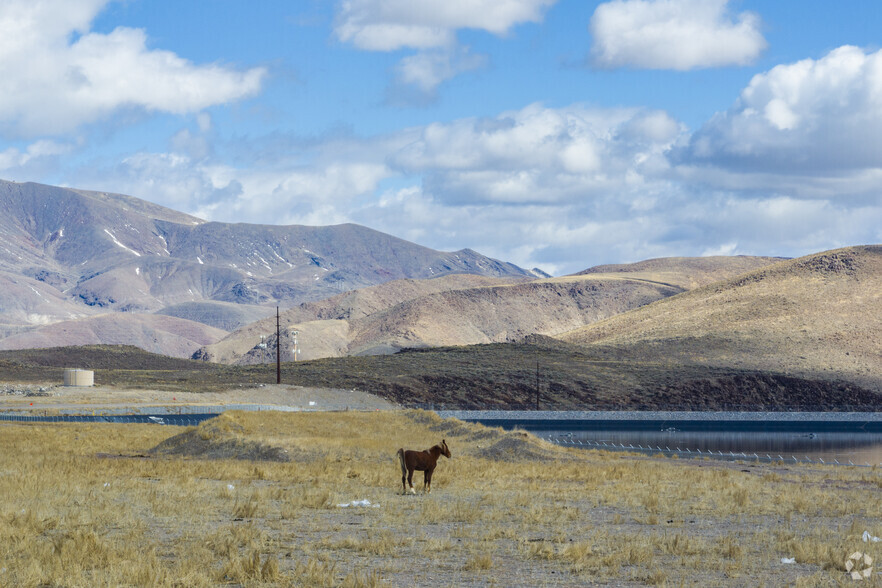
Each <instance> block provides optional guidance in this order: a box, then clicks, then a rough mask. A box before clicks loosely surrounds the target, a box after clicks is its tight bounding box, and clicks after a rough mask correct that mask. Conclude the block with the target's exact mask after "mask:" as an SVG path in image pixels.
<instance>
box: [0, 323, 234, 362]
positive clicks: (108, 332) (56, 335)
mask: <svg viewBox="0 0 882 588" xmlns="http://www.w3.org/2000/svg"><path fill="white" fill-rule="evenodd" d="M225 334H226V331H221V330H220V329H215V328H213V327H209V326H208V325H204V324H202V323H197V322H194V321H188V320H184V319H179V318H176V317H170V316H162V315H154V314H126V313H108V314H101V315H97V316H92V317H88V318H84V319H80V320H73V321H62V322H60V323H55V324H52V325H47V326H44V327H40V328H37V329H34V330H30V331H26V332H22V333H18V334H16V335H11V336H9V337H6V338H5V339H2V340H0V349H3V350H8V349H34V348H47V347H59V346H79V345H98V344H105V345H134V346H136V347H140V348H141V349H145V350H147V351H150V352H152V353H160V354H163V355H167V356H171V357H180V358H188V357H190V356H191V355H193V353H194V352H195V351H196V350H197V349H199V348H200V347H202V346H203V345H206V344H208V343H211V342H213V341H217V340H218V339H220V338H221V337H223V336H224V335H225Z"/></svg>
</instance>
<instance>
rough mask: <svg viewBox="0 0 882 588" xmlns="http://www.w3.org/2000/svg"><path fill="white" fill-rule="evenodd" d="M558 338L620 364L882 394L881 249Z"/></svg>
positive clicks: (818, 261) (849, 253)
mask: <svg viewBox="0 0 882 588" xmlns="http://www.w3.org/2000/svg"><path fill="white" fill-rule="evenodd" d="M560 338H561V339H562V340H564V341H566V342H569V343H575V344H578V345H581V346H583V347H585V348H589V349H591V352H592V353H593V354H595V355H597V354H599V353H600V354H602V353H606V354H607V355H608V356H610V357H613V356H614V357H617V358H619V359H630V360H633V361H639V362H644V363H645V362H661V363H665V364H668V365H672V366H673V365H702V366H711V367H728V368H738V369H744V370H755V371H760V372H769V373H779V374H784V375H793V376H798V377H802V378H811V379H817V380H831V379H832V380H845V381H848V382H853V383H855V384H857V385H860V386H863V387H864V388H867V389H871V390H875V391H882V246H863V247H849V248H844V249H838V250H834V251H827V252H823V253H818V254H815V255H809V256H806V257H801V258H798V259H794V260H789V261H782V262H780V263H777V264H774V265H771V266H768V267H765V268H762V269H759V270H755V271H753V272H748V273H747V274H744V275H741V276H738V277H735V278H732V279H729V280H725V281H722V282H717V283H714V284H710V285H707V286H704V287H701V288H697V289H695V290H691V291H689V292H686V293H683V294H680V295H678V296H675V297H672V298H668V299H666V300H661V301H658V302H655V303H653V304H650V305H648V306H645V307H643V308H639V309H637V310H634V311H632V312H629V313H627V314H623V315H620V316H615V317H612V318H610V319H608V320H605V321H602V322H599V323H595V324H592V325H589V326H586V327H583V328H580V329H578V330H575V331H572V332H569V333H566V334H564V335H562V336H561V337H560Z"/></svg>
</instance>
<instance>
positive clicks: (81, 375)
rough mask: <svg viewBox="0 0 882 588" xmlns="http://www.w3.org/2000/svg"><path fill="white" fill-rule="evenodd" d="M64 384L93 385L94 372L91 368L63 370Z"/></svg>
mask: <svg viewBox="0 0 882 588" xmlns="http://www.w3.org/2000/svg"><path fill="white" fill-rule="evenodd" d="M64 385H65V386H94V385H95V372H93V371H92V370H81V369H66V370H64Z"/></svg>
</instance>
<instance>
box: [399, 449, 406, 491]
mask: <svg viewBox="0 0 882 588" xmlns="http://www.w3.org/2000/svg"><path fill="white" fill-rule="evenodd" d="M398 464H399V465H400V466H401V493H402V494H407V484H406V483H405V482H404V481H405V479H407V466H406V465H405V463H404V449H399V450H398Z"/></svg>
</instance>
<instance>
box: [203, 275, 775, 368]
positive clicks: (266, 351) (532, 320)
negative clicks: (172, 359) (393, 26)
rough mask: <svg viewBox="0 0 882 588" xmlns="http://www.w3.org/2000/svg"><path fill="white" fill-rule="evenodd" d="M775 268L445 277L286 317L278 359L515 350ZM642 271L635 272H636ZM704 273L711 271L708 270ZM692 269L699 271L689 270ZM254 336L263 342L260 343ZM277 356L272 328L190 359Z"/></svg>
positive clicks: (316, 305) (253, 330) (251, 331)
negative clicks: (456, 348) (519, 344)
mask: <svg viewBox="0 0 882 588" xmlns="http://www.w3.org/2000/svg"><path fill="white" fill-rule="evenodd" d="M776 261H778V260H777V259H776V258H737V259H735V260H734V261H733V264H732V267H731V269H729V271H728V272H727V271H726V263H725V258H719V259H715V260H712V261H711V262H710V265H709V264H707V263H702V262H700V261H697V260H696V261H693V260H691V258H678V259H673V258H672V259H670V260H656V262H655V263H654V264H652V267H651V268H649V269H650V270H652V271H648V270H644V269H641V268H640V267H638V268H634V269H632V268H630V266H616V268H617V271H613V272H610V273H604V274H601V273H596V272H593V271H589V272H587V273H583V274H580V275H574V276H566V277H561V278H551V279H544V280H532V281H525V280H512V279H499V278H486V277H477V276H446V277H442V278H436V279H433V280H422V281H393V282H387V283H386V284H383V285H380V286H375V287H372V288H365V289H362V290H358V291H355V292H351V293H347V294H343V295H340V296H335V297H332V298H329V299H326V300H323V301H317V302H309V303H304V304H302V305H300V306H299V307H297V308H292V309H290V310H288V311H285V313H283V315H282V317H281V318H282V324H283V325H284V326H285V330H284V333H283V338H282V351H283V356H284V357H286V358H291V357H293V356H292V355H291V351H292V345H293V337H292V336H291V335H290V332H291V331H292V330H296V331H297V333H298V334H297V337H298V347H299V349H300V355H299V356H298V357H299V358H300V359H318V358H322V357H338V356H342V355H365V354H367V355H371V354H387V353H394V352H396V351H398V350H400V349H405V348H422V347H437V346H445V345H472V344H479V343H493V342H506V341H519V340H522V339H523V338H524V337H526V336H529V335H532V334H541V335H557V334H560V333H563V332H565V331H568V330H571V329H574V328H577V327H579V326H582V325H586V324H590V323H592V322H595V321H598V320H601V319H604V318H608V317H610V316H614V315H616V314H619V313H622V312H626V311H628V310H631V309H634V308H637V307H639V306H642V305H645V304H648V303H650V302H653V301H655V300H659V299H661V298H665V297H668V296H673V295H675V294H679V293H681V292H684V291H685V290H686V288H687V287H688V286H689V285H691V284H695V283H704V282H707V281H709V280H710V279H711V277H710V276H711V275H713V276H727V277H730V276H733V275H736V274H739V273H741V272H742V271H743V268H744V267H750V268H756V267H762V266H764V265H769V264H771V263H774V262H776ZM635 265H639V264H635ZM708 267H710V270H709V269H708ZM696 268H697V269H696ZM261 335H263V336H264V337H265V338H266V339H265V340H262V339H261ZM274 349H275V319H274V318H271V319H266V320H264V321H260V322H257V323H254V324H251V325H249V326H247V327H245V328H243V329H240V330H238V331H236V332H234V333H232V334H230V335H229V336H228V337H226V338H225V339H223V340H222V341H219V342H217V343H215V344H212V345H208V346H206V347H205V348H203V349H201V350H200V351H199V352H198V353H197V355H196V356H195V357H197V358H199V359H203V360H209V361H217V362H222V363H261V362H265V361H268V360H270V359H271V357H270V356H271V355H272V350H274Z"/></svg>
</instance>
